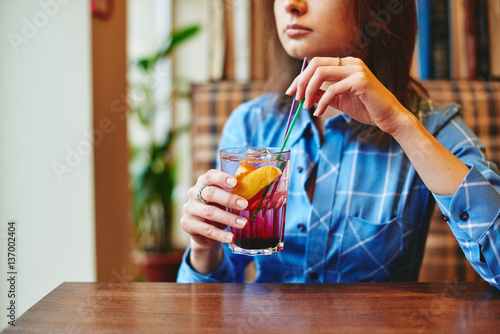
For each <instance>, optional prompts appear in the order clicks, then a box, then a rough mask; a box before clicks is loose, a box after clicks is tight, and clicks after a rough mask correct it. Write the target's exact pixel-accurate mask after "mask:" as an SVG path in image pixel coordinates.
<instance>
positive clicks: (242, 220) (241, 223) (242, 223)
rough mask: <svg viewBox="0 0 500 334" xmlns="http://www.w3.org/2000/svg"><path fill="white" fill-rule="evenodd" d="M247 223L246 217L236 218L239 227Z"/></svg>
mask: <svg viewBox="0 0 500 334" xmlns="http://www.w3.org/2000/svg"><path fill="white" fill-rule="evenodd" d="M246 223H247V220H246V219H245V218H241V217H240V218H236V225H238V226H239V227H243V226H245V224H246Z"/></svg>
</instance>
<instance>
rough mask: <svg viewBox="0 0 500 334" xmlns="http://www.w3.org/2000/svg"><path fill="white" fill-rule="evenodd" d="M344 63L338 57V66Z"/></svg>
mask: <svg viewBox="0 0 500 334" xmlns="http://www.w3.org/2000/svg"><path fill="white" fill-rule="evenodd" d="M340 65H342V60H341V59H340V57H337V66H340Z"/></svg>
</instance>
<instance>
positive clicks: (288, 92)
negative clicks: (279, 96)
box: [285, 87, 292, 95]
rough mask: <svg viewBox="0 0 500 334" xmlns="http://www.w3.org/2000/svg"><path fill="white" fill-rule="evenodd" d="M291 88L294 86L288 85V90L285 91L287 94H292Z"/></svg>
mask: <svg viewBox="0 0 500 334" xmlns="http://www.w3.org/2000/svg"><path fill="white" fill-rule="evenodd" d="M291 88H292V87H288V88H287V90H286V92H285V94H286V95H290V92H291V91H292V89H291Z"/></svg>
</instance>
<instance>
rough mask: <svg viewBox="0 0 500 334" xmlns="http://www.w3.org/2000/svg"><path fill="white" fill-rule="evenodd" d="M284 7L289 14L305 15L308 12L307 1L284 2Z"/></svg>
mask: <svg viewBox="0 0 500 334" xmlns="http://www.w3.org/2000/svg"><path fill="white" fill-rule="evenodd" d="M283 7H284V8H285V10H286V12H287V13H292V14H298V15H303V14H305V13H306V12H307V1H305V0H284V1H283Z"/></svg>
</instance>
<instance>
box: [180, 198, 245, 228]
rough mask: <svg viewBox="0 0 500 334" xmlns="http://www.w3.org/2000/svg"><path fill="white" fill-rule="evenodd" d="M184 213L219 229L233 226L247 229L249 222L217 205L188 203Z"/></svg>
mask: <svg viewBox="0 0 500 334" xmlns="http://www.w3.org/2000/svg"><path fill="white" fill-rule="evenodd" d="M185 206H186V207H185V208H184V211H185V212H186V213H187V214H189V216H190V217H197V218H198V219H199V220H204V221H209V222H211V223H213V224H214V225H216V226H217V227H219V228H225V227H226V226H231V227H235V228H243V227H245V225H246V223H247V220H246V219H245V218H243V217H240V216H238V215H235V214H234V213H230V212H227V211H226V210H225V209H222V208H220V207H218V206H215V205H209V204H202V203H199V201H198V203H197V202H192V203H189V202H188V203H186V204H185Z"/></svg>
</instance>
